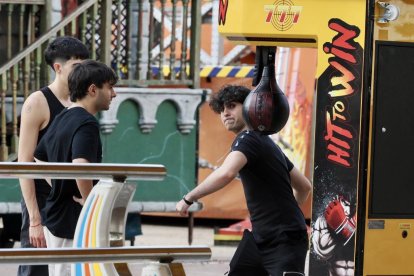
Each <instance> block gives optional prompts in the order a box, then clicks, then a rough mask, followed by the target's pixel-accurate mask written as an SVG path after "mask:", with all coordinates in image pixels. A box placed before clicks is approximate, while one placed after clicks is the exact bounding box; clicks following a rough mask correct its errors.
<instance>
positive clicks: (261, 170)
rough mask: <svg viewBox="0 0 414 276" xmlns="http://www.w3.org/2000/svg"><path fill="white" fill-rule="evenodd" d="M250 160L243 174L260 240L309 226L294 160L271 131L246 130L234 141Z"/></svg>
mask: <svg viewBox="0 0 414 276" xmlns="http://www.w3.org/2000/svg"><path fill="white" fill-rule="evenodd" d="M231 149H232V151H240V152H241V153H243V154H244V155H245V156H246V158H247V164H246V165H245V166H244V167H243V168H242V169H241V170H240V172H239V174H240V177H241V180H242V183H243V188H244V193H245V196H246V201H247V207H248V209H249V212H250V219H251V222H252V227H253V235H254V237H255V240H256V242H257V243H259V244H260V243H265V242H268V241H270V240H274V239H277V237H278V236H279V235H280V234H281V233H282V232H284V231H299V230H306V224H305V218H304V216H303V213H302V211H301V210H300V208H299V206H298V204H297V202H296V200H295V197H294V195H293V190H292V186H291V184H290V173H289V172H290V171H291V170H292V169H293V164H292V162H290V160H289V159H288V158H287V157H286V156H285V155H284V154H283V152H282V150H281V149H280V148H279V147H278V146H277V145H276V144H275V143H274V142H273V140H272V139H271V138H270V137H269V136H268V135H263V134H261V133H259V132H255V131H242V132H241V133H240V134H239V135H237V137H236V139H235V140H234V142H233V144H232V148H231Z"/></svg>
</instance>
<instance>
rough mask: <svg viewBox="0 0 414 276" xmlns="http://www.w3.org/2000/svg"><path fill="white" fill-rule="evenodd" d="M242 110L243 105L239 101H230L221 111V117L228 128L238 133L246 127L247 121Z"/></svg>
mask: <svg viewBox="0 0 414 276" xmlns="http://www.w3.org/2000/svg"><path fill="white" fill-rule="evenodd" d="M242 110H243V105H242V104H241V103H238V102H230V103H226V104H225V105H224V109H223V111H222V112H221V113H220V118H221V122H222V123H223V125H224V127H225V128H226V129H227V130H229V131H232V132H234V133H236V134H237V133H239V132H240V131H242V130H243V129H244V127H245V123H244V120H243V113H242Z"/></svg>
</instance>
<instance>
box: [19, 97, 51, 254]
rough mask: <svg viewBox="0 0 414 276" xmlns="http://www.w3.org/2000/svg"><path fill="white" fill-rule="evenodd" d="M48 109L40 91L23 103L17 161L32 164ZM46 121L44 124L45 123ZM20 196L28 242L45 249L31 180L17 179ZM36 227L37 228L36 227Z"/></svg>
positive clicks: (47, 115)
mask: <svg viewBox="0 0 414 276" xmlns="http://www.w3.org/2000/svg"><path fill="white" fill-rule="evenodd" d="M48 112H49V108H48V106H47V102H46V99H45V98H44V96H43V94H41V92H40V91H37V92H34V93H33V94H32V95H30V96H29V97H28V98H27V100H26V101H25V102H24V104H23V107H22V112H21V122H20V135H19V148H18V157H17V158H18V161H19V162H33V160H34V157H33V154H34V151H35V149H36V145H37V139H38V135H39V131H40V130H41V129H42V128H43V127H44V126H45V125H46V124H47V123H48V122H47V121H48V117H49V114H48ZM45 121H46V122H45ZM19 181H20V188H21V191H22V196H23V199H24V201H25V204H26V207H27V211H28V213H29V220H30V225H31V226H32V227H30V230H29V236H30V242H31V243H32V244H33V245H34V246H35V247H45V246H46V241H45V239H44V236H43V229H42V227H39V226H41V217H40V211H39V207H38V205H37V199H36V190H35V185H34V180H33V179H19ZM36 226H37V227H36Z"/></svg>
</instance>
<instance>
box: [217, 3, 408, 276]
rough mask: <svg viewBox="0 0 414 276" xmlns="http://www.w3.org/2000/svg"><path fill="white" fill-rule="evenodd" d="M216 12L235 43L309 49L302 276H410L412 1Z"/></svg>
mask: <svg viewBox="0 0 414 276" xmlns="http://www.w3.org/2000/svg"><path fill="white" fill-rule="evenodd" d="M218 4H219V15H220V16H219V32H220V33H221V34H222V35H223V36H225V37H226V38H227V39H229V40H231V41H233V42H234V43H236V44H251V45H256V46H277V47H312V48H316V49H317V53H318V64H317V69H316V72H317V73H316V74H317V75H316V76H315V79H316V85H315V87H316V93H317V94H316V109H315V110H316V112H315V116H314V117H315V119H314V124H315V132H314V166H313V186H314V188H313V201H312V220H311V227H312V234H311V237H310V254H309V265H308V267H307V268H306V269H305V271H307V275H312V276H322V275H372V276H373V275H377V276H378V275H388V276H390V275H414V261H413V260H414V203H413V199H412V198H413V196H414V174H413V170H412V169H411V168H412V167H413V164H414V163H413V161H412V157H413V156H414V146H413V142H412V141H414V23H413V22H414V0H389V1H369V0H346V1H345V0H329V1H327V0H313V1H309V0H255V1H252V0H219V1H218ZM258 49H259V48H258Z"/></svg>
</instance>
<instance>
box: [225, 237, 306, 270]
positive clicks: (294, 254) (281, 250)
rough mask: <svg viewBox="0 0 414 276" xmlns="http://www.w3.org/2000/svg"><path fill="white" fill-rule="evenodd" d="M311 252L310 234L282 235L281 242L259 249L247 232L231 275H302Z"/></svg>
mask: <svg viewBox="0 0 414 276" xmlns="http://www.w3.org/2000/svg"><path fill="white" fill-rule="evenodd" d="M307 250H308V236H307V233H306V231H290V232H284V233H282V234H281V235H280V236H279V237H278V238H277V240H274V241H270V242H269V243H268V244H266V245H263V246H260V248H259V247H258V246H257V244H256V241H255V239H254V237H253V234H252V233H251V232H250V231H248V230H245V231H244V233H243V238H242V240H241V241H240V244H239V246H238V247H237V250H236V252H235V253H234V256H233V258H232V260H231V261H230V271H229V276H249V275H257V276H262V275H263V276H265V275H266V276H267V275H272V276H282V275H289V274H288V273H287V272H296V273H292V274H290V275H295V274H296V275H301V274H300V273H303V271H304V268H305V259H306V253H307Z"/></svg>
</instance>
